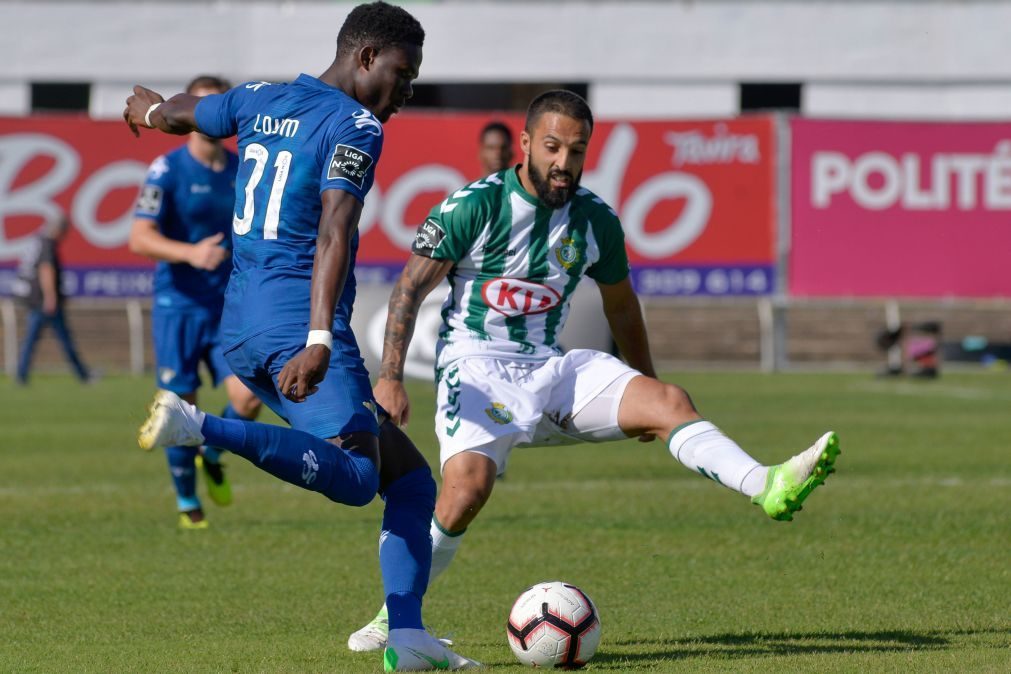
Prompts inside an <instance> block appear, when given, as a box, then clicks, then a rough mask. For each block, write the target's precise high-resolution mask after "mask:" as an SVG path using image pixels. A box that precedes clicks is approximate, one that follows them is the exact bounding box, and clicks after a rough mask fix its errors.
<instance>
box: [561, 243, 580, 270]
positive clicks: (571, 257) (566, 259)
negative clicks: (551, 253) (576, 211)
mask: <svg viewBox="0 0 1011 674" xmlns="http://www.w3.org/2000/svg"><path fill="white" fill-rule="evenodd" d="M555 257H556V258H558V264H560V265H562V266H563V267H565V268H566V269H571V268H572V266H573V265H574V264H576V263H577V262H579V250H578V249H576V242H575V239H573V238H572V237H569V238H567V239H562V240H561V241H560V242H559V245H558V247H557V248H555Z"/></svg>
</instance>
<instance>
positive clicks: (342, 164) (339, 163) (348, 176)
mask: <svg viewBox="0 0 1011 674" xmlns="http://www.w3.org/2000/svg"><path fill="white" fill-rule="evenodd" d="M371 167H372V156H371V155H370V154H369V153H368V152H363V151H362V150H359V149H358V148H356V147H351V146H350V145H338V146H337V147H336V148H334V151H333V156H332V157H330V167H329V168H328V169H327V172H326V179H327V180H347V181H348V182H350V183H351V184H352V185H354V186H355V187H357V188H358V189H362V188H363V186H364V184H365V175H366V174H367V173H368V172H369V169H370V168H371Z"/></svg>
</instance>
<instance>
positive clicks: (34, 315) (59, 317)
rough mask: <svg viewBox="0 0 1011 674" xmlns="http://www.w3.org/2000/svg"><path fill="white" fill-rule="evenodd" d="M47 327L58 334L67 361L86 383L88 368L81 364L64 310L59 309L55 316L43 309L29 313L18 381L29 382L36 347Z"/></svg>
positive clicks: (20, 357)
mask: <svg viewBox="0 0 1011 674" xmlns="http://www.w3.org/2000/svg"><path fill="white" fill-rule="evenodd" d="M46 325H49V326H50V327H52V329H53V332H55V333H56V337H57V338H58V339H59V340H60V345H61V346H62V347H63V353H64V354H65V355H66V356H67V360H68V361H70V365H71V366H72V367H73V368H74V372H75V373H76V374H77V377H78V378H79V379H80V380H81V381H86V380H87V379H88V368H86V367H85V366H84V363H82V362H81V358H80V356H78V355H77V349H76V348H74V339H73V337H71V336H70V330H69V329H68V328H67V322H66V320H64V318H63V309H57V310H56V312H55V313H53V314H46V313H43V311H42V310H41V309H32V310H31V312H29V314H28V330H27V331H26V332H25V340H24V342H22V343H21V354H20V356H19V357H18V381H20V382H22V383H23V382H26V381H28V370H29V369H30V368H31V365H32V354H33V353H34V352H35V345H36V344H37V343H38V341H39V337H40V336H41V335H42V328H44V327H45V326H46Z"/></svg>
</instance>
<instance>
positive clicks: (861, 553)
mask: <svg viewBox="0 0 1011 674" xmlns="http://www.w3.org/2000/svg"><path fill="white" fill-rule="evenodd" d="M668 379H669V380H671V381H676V382H678V383H680V384H682V385H684V386H685V387H686V388H687V389H688V390H689V391H690V392H691V393H692V395H693V397H694V399H695V401H696V403H697V404H698V405H699V407H700V408H701V410H702V411H703V414H705V415H706V416H707V417H709V418H710V419H712V420H713V421H715V422H716V423H717V424H719V425H720V426H721V427H722V428H723V429H724V430H725V431H726V432H727V433H729V434H730V435H732V436H733V437H734V438H736V439H737V440H738V441H739V442H740V443H741V444H742V445H743V446H744V447H745V448H747V449H748V450H749V451H751V452H752V453H753V454H754V455H755V456H756V457H757V458H759V459H760V460H763V461H765V462H770V463H772V462H779V461H781V460H783V459H785V458H787V457H788V456H790V455H792V454H794V453H796V452H797V451H799V450H801V449H804V448H806V447H807V446H808V445H809V444H810V443H811V442H813V441H814V439H815V438H817V437H818V436H819V435H820V434H821V433H822V432H823V431H825V430H827V429H830V428H831V429H834V430H836V431H838V432H839V435H840V438H841V442H842V448H843V454H842V456H841V457H840V459H839V462H838V464H837V465H838V472H837V473H836V474H834V475H833V476H832V477H831V478H830V479H829V481H828V483H827V485H826V486H825V487H823V488H821V489H819V491H818V492H816V493H815V494H814V495H813V496H812V497H811V499H810V500H809V501H808V503H807V505H806V506H805V508H804V511H803V512H802V513H799V514H798V516H797V518H796V520H795V521H794V522H792V523H778V522H773V521H771V520H768V519H767V518H765V517H764V516H763V515H762V513H761V512H760V511H759V510H758V508H755V507H754V506H752V505H750V503H749V502H748V500H747V499H746V498H744V497H742V496H740V495H737V494H734V493H732V492H730V491H729V490H726V489H724V488H722V487H720V486H718V485H716V484H714V483H712V482H710V481H708V480H706V479H704V478H702V477H701V476H699V475H695V474H692V473H691V472H689V471H688V470H686V469H685V468H683V467H682V466H680V465H679V464H677V463H675V462H674V460H673V459H672V458H671V457H670V455H669V454H668V452H667V450H666V448H665V447H664V446H663V444H662V442H655V443H652V444H640V443H637V442H634V441H630V442H624V443H616V444H608V445H596V446H593V445H580V446H575V447H567V448H556V449H542V450H533V449H527V450H518V451H517V452H515V453H514V455H513V459H512V462H511V464H510V467H509V472H508V475H507V477H506V478H505V480H504V481H502V482H500V483H499V484H498V485H497V486H496V489H495V492H496V493H495V494H494V496H493V497H492V499H491V501H490V503H489V504H488V506H487V507H486V509H485V512H484V513H482V515H481V517H480V518H479V519H478V520H477V522H476V523H475V525H474V526H473V528H472V530H471V531H470V532H469V533H468V534H467V537H466V540H465V541H464V543H463V546H462V547H461V550H460V553H459V554H458V556H457V560H456V562H455V563H454V565H453V566H452V567H451V568H450V570H449V571H448V572H447V573H446V574H445V575H444V576H443V577H442V578H441V579H439V581H437V582H436V583H435V585H434V587H433V588H432V591H431V593H430V594H429V596H428V598H427V600H426V620H427V622H428V623H429V624H430V625H431V626H433V627H434V628H435V630H436V631H437V632H438V633H439V634H440V635H451V636H452V637H453V638H454V639H455V641H456V649H457V650H459V651H460V652H461V653H464V654H466V655H468V656H470V657H473V658H476V659H479V660H481V661H483V662H485V663H486V664H487V665H489V666H490V667H491V668H492V669H493V670H495V671H502V672H510V671H515V672H521V671H527V670H525V669H523V668H520V667H519V666H518V665H517V664H516V662H515V660H514V659H513V656H512V653H511V652H510V651H509V648H508V645H507V644H506V638H505V629H504V625H505V620H506V615H507V613H508V611H509V608H510V605H511V603H512V601H513V599H514V598H515V597H516V596H517V595H518V594H519V592H520V591H521V590H523V589H524V588H525V587H527V586H528V585H530V584H532V583H534V582H536V581H541V580H554V579H559V580H565V581H568V582H571V583H575V584H577V585H579V586H580V587H582V588H583V589H584V590H585V591H586V592H587V593H588V594H589V595H590V596H591V597H592V598H593V599H594V601H595V602H596V603H597V605H598V608H599V609H600V613H601V618H602V622H603V640H602V642H601V646H600V649H599V651H598V653H597V656H596V657H595V658H594V660H593V661H592V662H591V664H590V668H589V669H590V671H614V672H629V671H655V672H666V671H702V672H708V671H733V672H769V671H795V672H855V671H863V672H889V671H891V672H908V671H970V670H971V671H994V672H1002V671H1009V670H1011V515H1009V512H1011V451H1009V446H1011V442H1009V437H1011V413H1009V409H1011V378H1009V375H1007V374H1006V373H1004V374H1001V373H980V374H957V375H949V374H945V376H944V377H943V378H942V379H941V380H939V381H934V382H912V381H903V382H899V381H876V380H874V379H873V378H871V377H870V376H869V375H863V374H861V375H853V374H851V375H842V374H833V375H813V374H796V375H777V376H763V375H760V374H740V373H691V374H683V375H681V374H679V375H672V376H670V377H668ZM152 392H153V386H152V384H151V382H150V381H148V380H146V379H145V380H138V379H131V378H125V377H124V378H108V379H106V380H103V381H102V382H100V383H99V384H98V385H97V386H94V387H81V386H79V385H78V384H76V383H74V382H73V381H72V380H71V379H70V378H66V377H39V378H37V379H35V380H34V381H33V384H32V385H31V386H30V387H28V388H26V389H18V388H15V387H14V386H13V385H12V384H11V383H10V382H9V380H3V381H0V521H2V523H3V524H2V525H0V671H2V672H226V671H232V672H369V671H379V670H380V669H381V664H380V663H381V656H380V655H378V654H364V655H363V654H353V653H349V652H348V651H347V650H346V649H345V640H346V638H347V635H348V633H349V632H351V631H353V630H354V629H357V628H358V627H359V626H360V625H362V624H363V623H364V622H366V621H367V620H369V619H370V618H371V617H372V615H373V614H374V612H375V610H376V609H377V608H378V606H379V604H380V602H381V601H382V598H381V585H380V579H379V572H378V568H377V563H376V547H377V537H378V533H379V521H380V516H381V504H380V503H373V504H372V505H370V506H368V507H366V508H364V509H360V510H354V509H351V508H347V507H344V506H339V505H336V504H333V503H330V502H329V501H327V500H326V499H324V498H322V497H320V496H319V495H316V494H312V493H309V492H305V491H302V490H300V489H297V488H295V487H292V486H289V485H285V484H283V483H281V482H280V481H278V480H276V479H274V478H272V477H270V476H268V475H266V474H263V473H261V472H259V471H258V470H256V469H255V468H253V467H252V466H251V465H249V464H248V463H246V462H245V461H244V460H242V459H239V458H236V457H232V458H231V459H230V461H229V462H228V464H229V469H230V475H231V479H232V482H233V485H234V487H235V496H236V498H235V501H236V502H235V504H234V505H233V506H231V507H229V508H225V509H220V508H216V507H215V506H214V505H213V504H211V503H210V502H209V501H207V500H206V499H205V508H206V509H207V513H208V516H209V519H210V521H211V528H210V529H209V530H207V531H203V532H181V531H178V530H177V529H176V515H175V513H174V498H173V495H172V491H171V486H170V482H169V476H168V473H167V470H166V466H165V459H164V455H163V454H162V453H161V452H159V451H156V452H153V453H150V454H148V453H144V452H142V451H140V450H139V449H137V448H136V441H135V430H136V427H137V425H138V424H139V423H140V421H141V420H142V418H143V416H144V408H145V405H146V402H147V400H148V399H149V398H150V395H151V393H152ZM412 394H413V402H414V417H413V421H412V424H411V427H410V428H409V429H408V431H409V433H410V434H411V435H412V437H413V438H414V439H415V440H416V442H418V444H419V446H421V447H423V448H424V449H425V452H426V454H427V456H428V457H429V459H430V460H431V461H432V462H433V464H434V463H435V459H436V451H435V441H434V433H433V431H432V420H431V417H432V406H433V400H432V395H431V390H430V387H428V386H426V385H417V386H414V387H413V388H412ZM203 402H204V403H205V407H207V408H208V409H218V408H220V406H221V405H222V403H223V398H222V395H221V393H220V392H217V391H215V392H209V393H207V394H206V395H205V396H204V398H203ZM200 493H201V494H203V493H204V492H203V488H202V485H201V492H200Z"/></svg>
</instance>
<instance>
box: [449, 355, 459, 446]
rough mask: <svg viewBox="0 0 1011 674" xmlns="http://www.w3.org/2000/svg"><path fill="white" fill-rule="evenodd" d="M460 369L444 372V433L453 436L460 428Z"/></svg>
mask: <svg viewBox="0 0 1011 674" xmlns="http://www.w3.org/2000/svg"><path fill="white" fill-rule="evenodd" d="M459 398H460V370H459V368H456V367H454V368H453V369H452V370H449V371H448V372H446V404H447V407H449V409H447V410H446V435H448V436H449V437H453V436H454V435H456V432H457V431H458V430H460V417H459V414H460V400H459Z"/></svg>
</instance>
